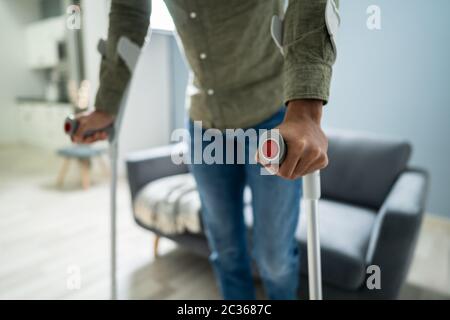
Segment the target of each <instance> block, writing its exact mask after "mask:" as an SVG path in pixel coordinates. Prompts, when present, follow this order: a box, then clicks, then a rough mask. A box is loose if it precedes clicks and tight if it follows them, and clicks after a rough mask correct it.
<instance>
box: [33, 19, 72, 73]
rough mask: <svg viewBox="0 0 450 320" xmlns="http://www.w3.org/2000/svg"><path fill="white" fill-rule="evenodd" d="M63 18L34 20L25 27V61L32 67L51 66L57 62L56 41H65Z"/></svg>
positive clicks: (42, 67)
mask: <svg viewBox="0 0 450 320" xmlns="http://www.w3.org/2000/svg"><path fill="white" fill-rule="evenodd" d="M65 28H66V26H65V18H64V17H56V18H50V19H46V20H43V21H39V22H35V23H33V24H31V25H29V26H28V27H27V28H26V42H27V61H28V66H29V67H30V68H32V69H44V68H51V67H54V66H56V65H57V64H58V62H59V57H58V43H59V42H61V41H65V32H66V30H65Z"/></svg>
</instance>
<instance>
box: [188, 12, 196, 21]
mask: <svg viewBox="0 0 450 320" xmlns="http://www.w3.org/2000/svg"><path fill="white" fill-rule="evenodd" d="M189 17H191V19H195V18H197V13H196V12H194V11H192V12H191V13H189Z"/></svg>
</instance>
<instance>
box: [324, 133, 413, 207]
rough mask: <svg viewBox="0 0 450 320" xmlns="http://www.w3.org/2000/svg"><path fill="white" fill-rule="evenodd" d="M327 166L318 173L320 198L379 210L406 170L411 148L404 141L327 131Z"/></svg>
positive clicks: (364, 134)
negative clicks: (319, 174)
mask: <svg viewBox="0 0 450 320" xmlns="http://www.w3.org/2000/svg"><path fill="white" fill-rule="evenodd" d="M327 136H328V139H329V148H328V157H329V165H328V167H327V168H325V169H324V170H322V172H321V182H322V195H323V196H324V197H325V198H332V199H335V200H340V201H343V202H349V203H353V204H356V205H362V206H366V207H372V208H380V207H381V205H382V203H383V200H384V199H385V198H386V196H387V194H388V192H389V190H390V188H391V187H392V185H393V183H394V182H395V180H396V179H397V177H398V176H399V174H400V173H401V172H402V171H404V170H405V169H406V165H407V163H408V159H409V157H410V154H411V147H410V145H409V144H408V143H406V142H404V141H399V140H395V139H389V138H383V137H379V136H377V135H371V134H367V133H360V132H353V131H352V132H347V131H336V130H334V131H327Z"/></svg>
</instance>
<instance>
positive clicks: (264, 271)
mask: <svg viewBox="0 0 450 320" xmlns="http://www.w3.org/2000/svg"><path fill="white" fill-rule="evenodd" d="M284 113H285V110H284V108H282V109H280V111H279V112H277V113H276V114H275V115H273V116H272V117H271V118H269V119H267V120H266V121H264V122H262V123H260V124H259V125H257V126H255V127H253V128H254V129H256V130H258V129H272V128H274V127H276V126H277V125H279V124H280V123H281V121H282V120H283V118H284ZM194 128H195V126H194V123H193V122H192V121H190V122H189V130H190V134H191V148H194V146H193V143H194V142H193V141H194V139H193V138H192V137H193V136H194ZM197 130H199V129H197ZM200 130H202V133H204V131H205V130H203V129H200ZM221 134H222V133H221ZM222 135H223V134H222ZM223 136H224V141H225V140H226V139H227V138H225V135H223ZM228 142H229V141H228ZM210 143H211V142H202V150H203V149H204V148H205V147H206V146H207V145H208V144H210ZM225 145H226V143H224V146H225ZM233 145H234V154H236V153H237V149H238V148H243V147H245V148H246V149H245V150H248V148H249V143H248V140H247V139H246V141H245V146H242V145H239V144H237V143H236V144H235V143H233ZM191 150H194V149H191ZM254 152H256V149H255V150H252V151H251V152H250V154H254ZM260 168H261V166H260V165H259V164H249V162H248V159H246V161H245V164H193V165H191V166H190V170H191V172H192V174H193V175H194V177H195V180H196V182H197V185H198V190H199V192H200V198H201V203H202V220H203V223H204V226H205V233H206V236H207V238H208V243H209V247H210V249H211V252H212V253H211V255H210V261H211V262H212V265H213V267H214V271H215V274H216V278H217V280H218V283H219V287H220V290H221V292H222V295H223V297H224V298H225V299H255V289H254V283H253V278H252V272H251V258H250V255H249V250H248V244H247V231H246V227H245V223H244V215H243V210H244V202H243V192H244V187H245V186H246V185H248V186H249V187H250V189H251V192H252V207H253V228H252V241H251V242H252V244H253V245H252V251H251V254H252V257H253V258H254V261H255V262H256V265H257V267H258V271H259V274H260V276H261V278H262V280H263V283H264V287H265V290H266V294H267V295H268V297H269V298H270V299H295V298H296V297H297V288H298V283H299V253H298V246H297V242H296V240H295V237H294V235H295V230H296V227H297V222H298V214H299V202H300V193H301V180H300V179H298V180H294V181H289V180H285V179H282V178H280V177H278V176H272V175H261V172H260Z"/></svg>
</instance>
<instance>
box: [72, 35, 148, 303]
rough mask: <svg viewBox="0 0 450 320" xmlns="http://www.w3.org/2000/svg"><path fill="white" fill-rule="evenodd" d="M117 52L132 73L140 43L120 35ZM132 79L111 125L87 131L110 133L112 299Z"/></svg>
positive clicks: (103, 52)
mask: <svg viewBox="0 0 450 320" xmlns="http://www.w3.org/2000/svg"><path fill="white" fill-rule="evenodd" d="M97 49H98V51H99V52H100V54H101V55H102V56H103V57H105V56H106V42H105V41H104V40H100V41H99V43H98V47H97ZM117 53H118V55H119V57H120V58H121V59H122V60H123V62H124V63H125V65H126V66H127V68H128V69H129V70H130V72H131V74H133V71H134V69H135V67H136V64H137V61H138V59H139V56H140V53H141V49H140V47H139V46H138V45H136V44H135V43H133V42H131V41H130V40H129V39H128V38H127V37H124V36H122V37H120V39H119V41H118V43H117ZM130 83H131V79H130V81H129V82H128V84H127V86H126V89H125V91H124V94H123V95H122V99H121V101H120V105H119V109H118V113H117V115H116V118H115V120H114V123H113V124H111V125H110V126H108V127H106V128H102V129H98V130H91V131H88V132H86V133H85V135H86V136H89V135H92V134H94V133H95V132H97V131H106V132H107V133H108V141H109V156H110V161H111V185H110V215H111V216H110V246H111V247H110V250H111V256H110V258H111V299H112V300H116V299H117V242H116V239H117V223H116V222H117V220H116V217H117V214H116V209H117V208H116V196H117V169H118V166H117V165H118V161H117V158H118V151H119V133H120V127H121V124H122V119H123V115H124V111H125V106H126V104H127V101H128V94H129V88H130ZM78 125H79V123H78V121H77V119H76V118H75V116H74V115H70V116H68V117H67V118H66V121H65V123H64V131H65V132H66V133H67V134H68V135H73V134H74V133H75V132H76V131H77V128H78Z"/></svg>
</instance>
